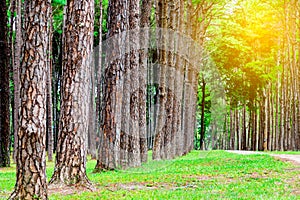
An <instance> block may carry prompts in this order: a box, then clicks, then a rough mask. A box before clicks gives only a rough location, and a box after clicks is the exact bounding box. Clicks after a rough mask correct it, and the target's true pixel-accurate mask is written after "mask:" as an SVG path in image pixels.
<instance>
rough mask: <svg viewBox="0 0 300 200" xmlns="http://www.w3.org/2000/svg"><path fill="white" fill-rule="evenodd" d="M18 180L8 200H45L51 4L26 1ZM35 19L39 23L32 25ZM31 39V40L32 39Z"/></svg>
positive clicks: (48, 2)
mask: <svg viewBox="0 0 300 200" xmlns="http://www.w3.org/2000/svg"><path fill="white" fill-rule="evenodd" d="M24 4H25V12H24V13H25V14H24V23H25V24H24V29H23V32H24V33H26V34H24V38H23V41H24V55H23V60H22V72H21V110H20V115H19V119H20V124H19V125H20V127H19V132H18V148H17V180H16V185H15V190H14V192H13V193H12V195H11V196H10V199H34V198H39V199H47V184H46V162H45V161H46V151H45V149H46V144H45V143H46V91H47V87H46V79H47V78H46V77H47V72H49V71H48V69H47V68H48V67H49V65H48V63H49V61H48V59H49V55H48V45H47V44H49V40H50V37H49V35H50V30H49V27H50V25H49V22H48V19H49V17H50V11H51V2H50V1H35V2H32V1H25V2H24ZM32 16H36V17H37V18H38V19H39V21H38V22H34V18H32ZM33 38H34V39H33Z"/></svg>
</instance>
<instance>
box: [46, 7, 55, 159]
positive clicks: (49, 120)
mask: <svg viewBox="0 0 300 200" xmlns="http://www.w3.org/2000/svg"><path fill="white" fill-rule="evenodd" d="M50 12H52V10H51V11H50ZM49 16H52V13H50V15H49ZM49 37H50V39H49V44H48V51H49V52H51V53H49V54H48V68H47V69H48V72H47V104H46V105H47V124H46V125H47V139H48V141H47V144H48V146H47V147H48V148H47V152H48V161H50V162H52V160H53V143H54V141H53V129H52V122H53V120H52V119H53V118H52V117H53V113H52V80H51V77H52V59H51V58H52V57H53V54H52V38H53V34H52V19H51V20H50V31H49Z"/></svg>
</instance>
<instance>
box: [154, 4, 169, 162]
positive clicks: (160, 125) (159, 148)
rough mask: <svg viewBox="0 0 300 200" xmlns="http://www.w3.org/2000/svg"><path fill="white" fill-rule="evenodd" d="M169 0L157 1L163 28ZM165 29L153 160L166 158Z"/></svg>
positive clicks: (161, 49) (162, 36)
mask: <svg viewBox="0 0 300 200" xmlns="http://www.w3.org/2000/svg"><path fill="white" fill-rule="evenodd" d="M167 8H168V5H167V0H159V1H157V10H158V11H157V18H158V19H157V26H158V27H159V28H162V29H166V28H167V21H168V17H167ZM163 31H164V30H162V31H161V32H160V39H161V41H158V42H159V45H160V47H159V50H158V56H159V59H158V60H159V63H158V64H159V66H160V70H159V75H158V74H157V76H159V86H158V87H159V93H158V96H159V97H158V101H159V108H158V118H157V126H156V130H155V138H154V146H153V154H152V158H153V160H160V159H164V158H165V154H164V132H165V117H166V114H165V105H166V65H167V52H166V48H167V46H166V45H167V38H166V35H165V34H164V33H163Z"/></svg>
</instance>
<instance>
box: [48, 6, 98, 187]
mask: <svg viewBox="0 0 300 200" xmlns="http://www.w3.org/2000/svg"><path fill="white" fill-rule="evenodd" d="M66 9H67V10H66V24H65V27H64V37H63V38H64V44H63V46H64V54H63V73H64V74H63V85H62V103H61V115H60V125H59V126H60V129H59V137H58V145H57V154H56V163H55V169H54V173H53V176H52V178H51V180H50V183H51V184H66V185H70V184H80V185H83V186H87V187H89V180H88V178H87V176H86V153H87V152H86V151H87V149H86V148H87V147H86V141H87V134H88V114H89V103H90V102H89V100H90V93H89V91H90V90H89V87H90V77H91V74H90V73H91V69H90V66H91V65H92V49H93V27H94V20H93V19H94V1H92V0H87V1H79V0H69V1H68V2H67V8H66ZM78 24H84V26H83V25H78ZM78 33H80V34H78Z"/></svg>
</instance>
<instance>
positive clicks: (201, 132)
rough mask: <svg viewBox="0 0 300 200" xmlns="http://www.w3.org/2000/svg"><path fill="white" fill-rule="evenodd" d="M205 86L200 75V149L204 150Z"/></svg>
mask: <svg viewBox="0 0 300 200" xmlns="http://www.w3.org/2000/svg"><path fill="white" fill-rule="evenodd" d="M205 86H206V82H205V80H204V77H203V75H202V88H201V89H202V99H201V121H200V149H201V150H204V138H205V123H204V121H205V119H204V117H205Z"/></svg>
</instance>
